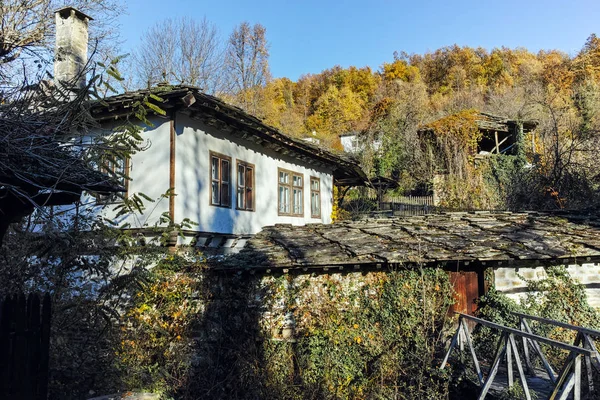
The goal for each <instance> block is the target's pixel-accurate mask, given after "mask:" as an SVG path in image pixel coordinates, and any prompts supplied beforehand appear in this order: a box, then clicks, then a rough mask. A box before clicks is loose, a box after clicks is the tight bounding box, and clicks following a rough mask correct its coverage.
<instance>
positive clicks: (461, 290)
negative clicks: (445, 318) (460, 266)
mask: <svg viewBox="0 0 600 400" xmlns="http://www.w3.org/2000/svg"><path fill="white" fill-rule="evenodd" d="M450 283H451V284H452V287H453V289H454V296H455V300H456V302H455V303H454V306H452V307H451V308H450V312H459V313H463V314H469V315H473V314H474V313H475V311H477V304H475V300H476V299H477V298H478V297H479V294H480V290H479V289H480V288H479V274H478V273H477V272H476V271H459V272H450Z"/></svg>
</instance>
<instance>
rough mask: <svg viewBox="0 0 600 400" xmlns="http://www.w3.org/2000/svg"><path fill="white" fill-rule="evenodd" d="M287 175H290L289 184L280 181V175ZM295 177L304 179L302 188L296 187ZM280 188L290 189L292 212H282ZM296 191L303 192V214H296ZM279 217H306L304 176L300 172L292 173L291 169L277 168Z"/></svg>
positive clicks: (289, 198) (289, 199)
mask: <svg viewBox="0 0 600 400" xmlns="http://www.w3.org/2000/svg"><path fill="white" fill-rule="evenodd" d="M282 172H283V173H287V174H288V175H289V182H288V183H281V182H280V181H279V175H280V173H282ZM294 176H296V177H300V178H301V179H302V186H296V185H294ZM280 187H286V188H288V201H289V206H290V212H287V213H286V212H282V211H281V197H280V195H279V188H280ZM294 189H300V190H301V191H302V192H301V193H302V194H301V196H300V198H301V199H302V200H301V212H300V213H295V212H294V209H295V208H296V207H294V206H295V203H294ZM277 215H280V216H287V217H304V174H301V173H299V172H294V171H291V170H289V169H285V168H277Z"/></svg>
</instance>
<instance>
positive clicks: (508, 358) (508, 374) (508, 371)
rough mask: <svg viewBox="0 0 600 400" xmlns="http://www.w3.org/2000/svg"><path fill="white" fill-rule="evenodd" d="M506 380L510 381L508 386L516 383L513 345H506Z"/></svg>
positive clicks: (510, 386)
mask: <svg viewBox="0 0 600 400" xmlns="http://www.w3.org/2000/svg"><path fill="white" fill-rule="evenodd" d="M510 335H511V334H510V333H509V334H508V337H509V338H510ZM507 341H508V340H507ZM506 380H507V383H508V388H509V389H510V388H512V387H513V385H514V383H515V382H514V377H513V363H512V346H506Z"/></svg>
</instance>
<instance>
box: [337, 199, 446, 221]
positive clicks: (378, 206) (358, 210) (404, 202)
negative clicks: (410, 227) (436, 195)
mask: <svg viewBox="0 0 600 400" xmlns="http://www.w3.org/2000/svg"><path fill="white" fill-rule="evenodd" d="M342 208H343V209H344V210H346V211H348V212H349V213H350V214H351V216H352V217H358V216H362V215H367V216H390V217H391V216H410V215H426V214H432V213H434V212H436V207H434V205H433V196H396V197H388V196H385V197H384V198H383V199H378V198H377V197H360V198H355V199H348V200H344V202H343V203H342Z"/></svg>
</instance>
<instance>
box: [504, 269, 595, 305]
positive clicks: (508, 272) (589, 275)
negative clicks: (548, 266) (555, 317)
mask: <svg viewBox="0 0 600 400" xmlns="http://www.w3.org/2000/svg"><path fill="white" fill-rule="evenodd" d="M567 271H568V272H569V274H570V275H571V277H572V278H573V279H575V280H576V281H578V282H579V283H581V284H582V285H584V286H585V287H586V293H587V295H588V301H589V303H590V305H591V306H592V307H596V308H600V264H583V265H569V266H568V267H567ZM545 277H546V270H545V268H544V267H534V268H514V267H501V268H494V284H495V286H496V289H497V290H498V291H499V292H501V293H505V294H506V295H508V296H509V297H511V298H513V299H515V300H518V299H519V298H521V297H524V296H525V293H526V289H527V284H526V282H525V281H524V280H523V279H528V280H529V279H534V280H538V279H543V278H545Z"/></svg>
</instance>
